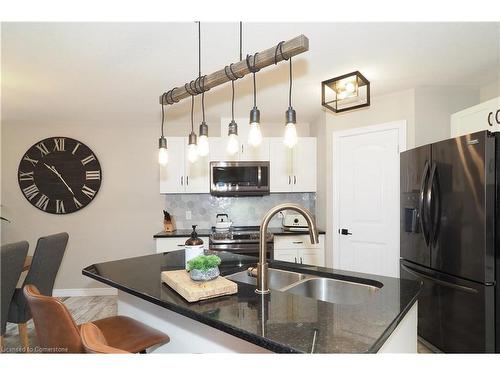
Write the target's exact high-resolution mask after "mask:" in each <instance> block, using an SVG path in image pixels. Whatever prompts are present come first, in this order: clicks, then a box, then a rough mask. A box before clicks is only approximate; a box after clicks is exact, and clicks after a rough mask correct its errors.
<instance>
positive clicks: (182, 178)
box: [181, 176, 184, 185]
mask: <svg viewBox="0 0 500 375" xmlns="http://www.w3.org/2000/svg"><path fill="white" fill-rule="evenodd" d="M181 185H184V176H181Z"/></svg>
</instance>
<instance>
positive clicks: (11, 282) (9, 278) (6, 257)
mask: <svg viewBox="0 0 500 375" xmlns="http://www.w3.org/2000/svg"><path fill="white" fill-rule="evenodd" d="M28 247H29V244H28V242H27V241H21V242H16V243H11V244H7V245H2V248H1V251H0V252H1V257H0V264H1V274H0V276H1V293H2V295H1V301H0V303H1V306H0V310H1V313H2V318H1V324H2V326H1V327H0V328H1V333H2V334H1V337H0V351H3V337H4V335H5V328H6V326H7V313H8V312H9V305H10V300H11V299H12V296H13V295H14V291H15V290H16V285H17V282H18V281H19V276H21V272H22V271H23V267H24V260H25V259H26V255H27V254H28Z"/></svg>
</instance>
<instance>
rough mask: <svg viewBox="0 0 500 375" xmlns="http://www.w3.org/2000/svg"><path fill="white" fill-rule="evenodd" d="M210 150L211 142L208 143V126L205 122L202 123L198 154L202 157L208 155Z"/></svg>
mask: <svg viewBox="0 0 500 375" xmlns="http://www.w3.org/2000/svg"><path fill="white" fill-rule="evenodd" d="M209 152H210V144H209V143H208V126H207V124H206V123H205V122H202V123H201V124H200V136H199V137H198V155H200V156H201V157H204V156H207V155H208V154H209Z"/></svg>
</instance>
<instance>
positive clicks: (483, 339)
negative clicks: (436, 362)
mask: <svg viewBox="0 0 500 375" xmlns="http://www.w3.org/2000/svg"><path fill="white" fill-rule="evenodd" d="M401 278H403V279H410V280H419V281H422V282H423V287H422V291H421V293H420V296H419V299H418V334H419V335H420V336H421V337H422V338H424V339H425V340H427V341H428V342H430V343H431V344H433V345H434V346H436V347H437V348H438V349H440V350H442V351H443V352H445V353H490V352H495V322H494V312H495V308H494V303H495V299H494V293H495V286H493V285H490V286H486V285H484V284H480V283H475V282H471V281H468V280H463V279H459V278H456V277H452V276H449V275H447V274H443V273H440V272H436V271H434V270H431V269H429V268H425V267H420V266H418V265H416V264H413V263H411V262H407V261H404V260H403V261H401Z"/></svg>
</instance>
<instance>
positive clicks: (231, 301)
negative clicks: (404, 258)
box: [82, 250, 421, 353]
mask: <svg viewBox="0 0 500 375" xmlns="http://www.w3.org/2000/svg"><path fill="white" fill-rule="evenodd" d="M217 255H219V256H220V257H221V259H222V264H221V265H220V270H221V274H222V275H229V274H232V273H235V272H238V271H241V270H246V269H247V268H248V267H249V266H253V265H255V264H256V262H257V259H256V258H253V257H247V256H241V255H235V254H231V253H227V252H218V253H217ZM184 264H185V262H184V250H180V251H173V252H168V253H163V254H155V255H146V256H141V257H136V258H129V259H122V260H117V261H111V262H105V263H99V264H94V265H91V266H88V267H86V268H85V269H83V271H82V273H83V274H84V275H86V276H88V277H91V278H93V279H95V280H98V281H101V282H103V283H104V284H107V285H110V286H112V287H115V288H118V289H119V290H122V291H124V292H127V293H130V294H132V295H134V296H136V297H139V298H142V299H144V300H146V301H149V302H151V303H154V304H156V305H158V306H162V307H164V308H166V309H169V310H172V311H174V312H177V313H179V314H181V315H184V316H186V317H188V318H191V319H194V320H197V321H199V322H201V323H204V324H207V325H209V326H211V327H213V328H216V329H219V330H221V331H224V332H226V333H229V334H231V335H233V336H236V337H239V338H241V339H243V340H246V341H249V342H251V343H253V344H256V345H259V346H261V347H264V348H266V349H268V350H271V351H274V352H278V353H310V352H311V351H313V352H314V353H370V352H377V351H378V350H379V349H380V347H381V346H382V345H383V343H384V342H385V340H386V339H387V338H388V337H389V336H390V334H391V333H392V332H393V331H394V329H395V328H396V326H397V325H398V324H399V322H400V321H401V320H402V318H403V317H404V316H405V314H406V313H407V312H408V311H409V309H410V308H411V307H412V306H413V304H414V303H415V301H416V300H417V296H418V293H419V291H420V288H421V286H420V284H419V283H417V282H415V281H410V280H400V279H395V278H389V277H382V276H375V275H367V274H360V273H354V272H347V271H336V270H332V269H329V268H323V267H316V266H307V265H299V264H295V263H288V262H280V261H270V262H269V265H270V267H271V268H279V269H284V270H289V271H294V270H295V271H298V272H302V273H308V274H313V275H318V276H322V277H328V278H333V279H339V280H348V281H354V282H361V283H366V284H369V285H374V286H376V285H378V286H380V285H382V284H383V286H382V288H380V289H378V290H377V291H376V292H375V293H374V294H373V295H372V296H371V297H370V298H369V300H368V301H365V302H364V303H360V304H356V305H344V304H336V303H327V302H323V301H318V300H315V299H312V298H306V297H301V296H298V295H293V294H291V293H287V292H281V291H277V290H272V291H271V293H270V294H268V295H264V296H261V295H258V294H256V293H255V292H254V290H255V286H253V285H249V284H245V283H240V282H238V293H237V294H234V295H230V296H223V297H217V298H213V299H210V300H206V301H200V302H194V303H189V302H187V301H185V300H184V299H183V298H182V297H181V296H180V295H179V294H177V293H176V292H175V291H174V290H173V289H171V288H170V287H168V286H167V285H166V284H163V283H162V282H161V280H160V273H161V271H165V270H173V269H182V268H183V266H184ZM315 333H316V340H315V341H314V342H315V344H314V348H313V347H312V346H313V337H314V336H315Z"/></svg>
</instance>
